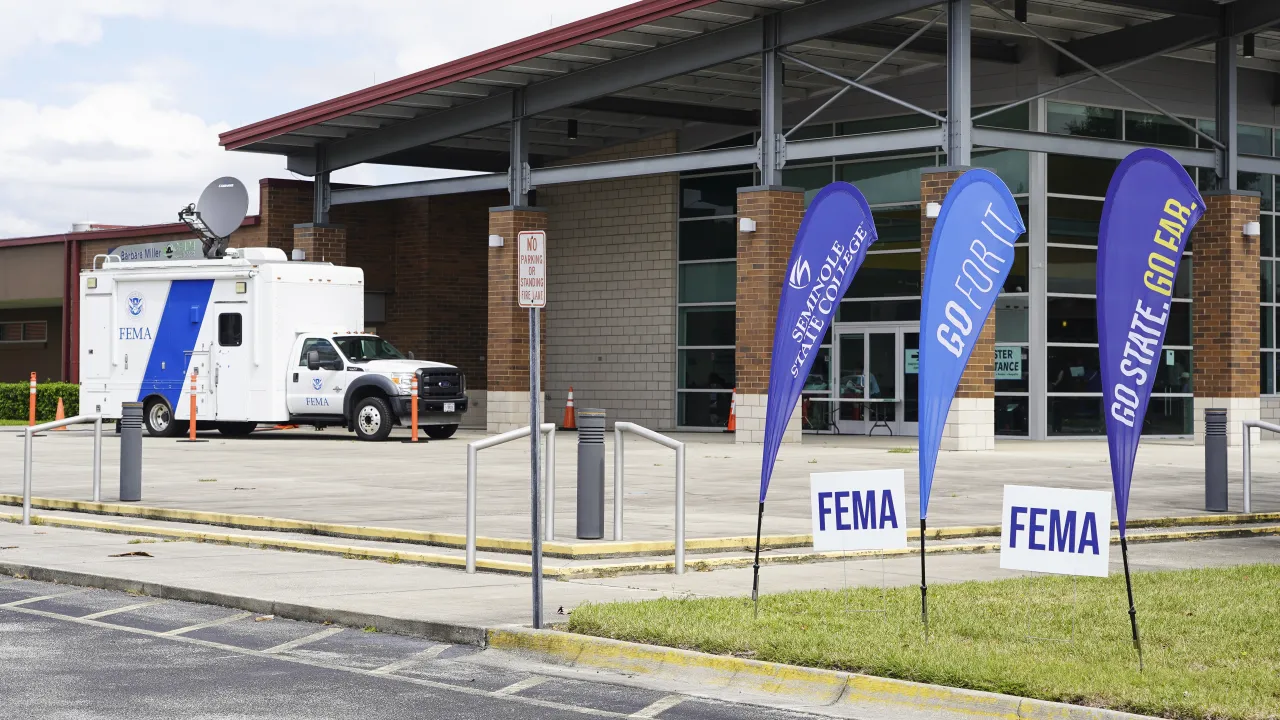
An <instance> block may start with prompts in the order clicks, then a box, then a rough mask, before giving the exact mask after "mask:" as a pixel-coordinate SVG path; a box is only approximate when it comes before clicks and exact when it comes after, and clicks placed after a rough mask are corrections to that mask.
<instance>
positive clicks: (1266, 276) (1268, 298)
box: [1178, 260, 1276, 303]
mask: <svg viewBox="0 0 1280 720" xmlns="http://www.w3.org/2000/svg"><path fill="white" fill-rule="evenodd" d="M1260 265H1261V266H1262V267H1261V271H1260V273H1259V283H1258V284H1259V286H1260V287H1259V288H1258V290H1259V292H1260V294H1261V295H1260V296H1261V298H1262V302H1268V303H1269V302H1275V296H1276V293H1275V287H1276V284H1275V278H1274V277H1272V273H1271V270H1272V268H1273V266H1274V265H1275V263H1274V262H1272V261H1271V260H1263V261H1261V263H1260ZM1178 274H1179V275H1181V274H1182V273H1178Z"/></svg>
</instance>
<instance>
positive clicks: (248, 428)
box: [218, 422, 258, 437]
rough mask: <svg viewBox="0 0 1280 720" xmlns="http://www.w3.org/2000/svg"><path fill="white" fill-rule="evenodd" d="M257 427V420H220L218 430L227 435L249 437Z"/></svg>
mask: <svg viewBox="0 0 1280 720" xmlns="http://www.w3.org/2000/svg"><path fill="white" fill-rule="evenodd" d="M257 427H258V423H255V422H220V423H218V432H220V433H222V434H223V435H226V436H227V437H247V436H248V435H249V433H252V432H253V431H254V429H255V428H257Z"/></svg>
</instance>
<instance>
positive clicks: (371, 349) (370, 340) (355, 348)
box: [333, 335, 404, 363]
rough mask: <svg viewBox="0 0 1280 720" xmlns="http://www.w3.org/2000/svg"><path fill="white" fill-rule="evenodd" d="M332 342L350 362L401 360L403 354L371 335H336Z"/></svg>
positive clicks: (393, 346)
mask: <svg viewBox="0 0 1280 720" xmlns="http://www.w3.org/2000/svg"><path fill="white" fill-rule="evenodd" d="M333 342H334V343H335V344H337V346H338V349H339V350H341V351H342V354H343V355H346V356H347V359H348V360H350V361H351V362H357V363H358V362H368V361H369V360H403V359H404V355H401V354H400V351H399V350H397V349H396V347H395V345H392V344H391V343H389V342H387V341H386V340H383V339H382V338H380V337H374V336H372V335H356V336H350V337H336V338H334V339H333Z"/></svg>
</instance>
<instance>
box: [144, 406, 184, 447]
mask: <svg viewBox="0 0 1280 720" xmlns="http://www.w3.org/2000/svg"><path fill="white" fill-rule="evenodd" d="M142 422H143V424H145V425H146V427H147V434H148V435H150V436H151V437H175V436H177V434H178V423H176V422H174V419H173V409H172V408H170V407H169V402H168V401H167V400H165V399H164V398H159V397H153V398H151V399H149V400H147V404H146V406H145V407H143V410H142Z"/></svg>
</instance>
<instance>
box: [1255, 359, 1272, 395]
mask: <svg viewBox="0 0 1280 720" xmlns="http://www.w3.org/2000/svg"><path fill="white" fill-rule="evenodd" d="M1260 360H1261V362H1260V363H1259V365H1260V367H1261V368H1262V373H1261V377H1260V379H1261V381H1262V388H1261V389H1262V394H1263V395H1271V394H1274V393H1275V391H1276V354H1275V353H1271V352H1264V353H1262V357H1261V358H1260Z"/></svg>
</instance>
